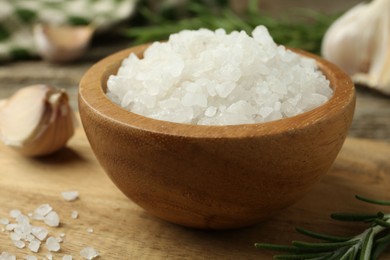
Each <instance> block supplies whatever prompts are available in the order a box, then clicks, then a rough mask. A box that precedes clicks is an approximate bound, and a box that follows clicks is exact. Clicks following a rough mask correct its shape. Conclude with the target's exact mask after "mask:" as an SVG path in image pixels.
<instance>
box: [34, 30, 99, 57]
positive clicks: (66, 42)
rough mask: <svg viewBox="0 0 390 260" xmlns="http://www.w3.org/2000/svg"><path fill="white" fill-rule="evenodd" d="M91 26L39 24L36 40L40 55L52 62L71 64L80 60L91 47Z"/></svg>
mask: <svg viewBox="0 0 390 260" xmlns="http://www.w3.org/2000/svg"><path fill="white" fill-rule="evenodd" d="M93 32H94V29H93V28H92V27H91V26H54V25H42V24H37V25H35V27H34V38H35V42H36V45H37V49H38V53H39V54H40V55H41V56H42V58H44V59H45V60H48V61H51V62H70V61H73V60H76V59H78V58H80V57H81V56H82V55H83V54H84V53H85V51H86V50H87V47H88V45H89V42H90V40H91V38H92V35H93Z"/></svg>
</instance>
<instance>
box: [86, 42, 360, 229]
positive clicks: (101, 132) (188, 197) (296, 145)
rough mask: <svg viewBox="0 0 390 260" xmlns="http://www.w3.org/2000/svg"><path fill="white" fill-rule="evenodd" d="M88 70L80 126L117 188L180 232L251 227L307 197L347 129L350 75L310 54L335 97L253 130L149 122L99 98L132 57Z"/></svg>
mask: <svg viewBox="0 0 390 260" xmlns="http://www.w3.org/2000/svg"><path fill="white" fill-rule="evenodd" d="M146 48H147V45H142V46H137V47H134V48H130V49H127V50H124V51H121V52H118V53H116V54H114V55H111V56H109V57H107V58H105V59H103V60H102V61H100V62H98V63H97V64H96V65H94V66H93V67H92V68H91V69H90V70H89V71H88V72H87V73H86V74H85V75H84V77H83V79H82V81H81V83H80V89H79V108H80V116H81V119H82V123H83V126H84V129H85V132H86V134H87V137H88V140H89V142H90V144H91V147H92V150H93V151H94V153H95V155H96V157H97V159H98V161H99V162H100V164H101V165H102V167H103V168H104V169H105V171H106V173H107V174H108V176H109V177H110V178H111V180H112V181H113V182H114V183H115V184H116V186H117V187H118V188H119V189H120V190H121V191H122V192H123V193H124V194H125V195H126V196H128V197H129V198H130V199H131V200H132V201H134V202H135V203H136V204H138V205H139V206H141V207H142V208H144V209H145V210H146V211H147V212H149V213H150V214H153V215H155V216H157V217H159V218H162V219H165V220H167V221H170V222H173V223H177V224H180V225H184V226H188V227H195V228H207V229H227V228H238V227H244V226H248V225H252V224H255V223H258V222H260V221H262V220H264V219H266V218H269V217H270V216H272V215H273V214H275V213H276V212H279V211H280V210H282V209H284V208H286V207H288V206H290V205H292V204H293V203H294V202H296V201H297V200H299V199H300V198H302V197H303V196H304V195H305V194H307V193H308V191H309V189H310V188H311V187H312V186H313V185H314V184H315V183H316V182H318V181H319V180H320V178H321V176H323V175H324V174H325V173H326V172H327V171H328V170H329V168H330V167H331V165H332V163H333V161H334V160H335V158H336V156H337V154H338V152H339V151H340V149H341V146H342V144H343V142H344V140H345V138H346V135H347V132H348V128H349V126H350V124H351V121H352V117H353V112H354V107H355V92H354V86H353V83H352V81H351V80H350V78H349V77H348V76H347V75H346V74H345V73H344V72H342V71H341V70H340V69H338V68H337V67H336V66H335V65H333V64H331V63H329V62H327V61H325V60H323V59H321V58H319V57H317V56H314V55H312V54H308V53H304V52H302V51H295V52H297V53H299V54H300V55H302V56H305V57H311V58H314V59H315V60H316V62H317V63H318V66H319V68H320V70H321V71H322V72H323V73H324V75H325V76H326V77H327V79H328V80H329V81H330V85H331V87H332V89H333V96H332V97H331V99H330V100H329V101H328V102H326V103H325V104H323V105H321V106H320V107H317V108H315V109H313V110H311V111H308V112H305V113H303V114H300V115H297V116H293V117H290V118H285V119H281V120H277V121H271V122H266V123H257V124H243V125H226V126H204V125H191V124H180V123H173V122H167V121H161V120H156V119H151V118H148V117H145V116H141V115H139V114H135V113H132V112H129V111H127V110H125V109H123V108H121V107H120V106H118V105H116V104H115V103H113V102H112V101H111V100H110V99H109V98H107V96H106V94H105V92H106V90H107V80H108V78H109V76H110V75H114V74H116V72H117V71H118V68H119V67H120V65H121V61H122V60H123V59H125V58H126V57H127V56H128V55H129V54H130V53H135V54H136V55H137V56H139V57H142V56H143V52H144V50H145V49H146Z"/></svg>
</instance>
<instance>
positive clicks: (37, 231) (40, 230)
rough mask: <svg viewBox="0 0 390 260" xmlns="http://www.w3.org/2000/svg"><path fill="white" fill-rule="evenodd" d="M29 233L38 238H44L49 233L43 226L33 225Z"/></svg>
mask: <svg viewBox="0 0 390 260" xmlns="http://www.w3.org/2000/svg"><path fill="white" fill-rule="evenodd" d="M31 233H32V234H33V235H34V236H35V237H36V238H38V239H39V240H41V241H42V240H45V238H46V237H47V235H48V234H49V231H48V230H47V229H46V228H44V227H33V228H32V230H31Z"/></svg>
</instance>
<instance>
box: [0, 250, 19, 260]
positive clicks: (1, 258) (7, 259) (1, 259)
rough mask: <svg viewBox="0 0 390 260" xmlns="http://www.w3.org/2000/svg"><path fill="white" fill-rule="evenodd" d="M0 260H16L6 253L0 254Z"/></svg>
mask: <svg viewBox="0 0 390 260" xmlns="http://www.w3.org/2000/svg"><path fill="white" fill-rule="evenodd" d="M0 260H16V256H14V255H12V254H10V253H8V252H2V253H1V255H0Z"/></svg>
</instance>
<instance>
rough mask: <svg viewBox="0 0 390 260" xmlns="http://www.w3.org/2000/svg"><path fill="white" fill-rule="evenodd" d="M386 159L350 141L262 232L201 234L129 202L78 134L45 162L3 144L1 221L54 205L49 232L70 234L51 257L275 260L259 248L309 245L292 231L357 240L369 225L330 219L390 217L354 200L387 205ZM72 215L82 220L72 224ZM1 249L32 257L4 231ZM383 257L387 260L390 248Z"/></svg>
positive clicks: (376, 147) (373, 146)
mask: <svg viewBox="0 0 390 260" xmlns="http://www.w3.org/2000/svg"><path fill="white" fill-rule="evenodd" d="M389 155H390V143H380V142H374V141H369V140H361V139H352V138H349V139H347V141H346V143H345V145H344V147H343V149H342V151H341V152H340V155H339V157H338V158H337V160H336V162H335V164H334V166H333V168H332V170H331V171H330V172H329V173H328V175H327V176H325V177H324V178H323V179H322V181H321V182H320V183H319V184H318V185H316V186H315V187H314V188H313V189H312V190H311V192H310V193H309V194H307V196H306V197H305V198H304V199H302V200H301V201H300V202H298V203H297V204H295V205H294V206H292V207H290V208H288V209H286V210H284V211H283V212H280V214H279V215H277V216H275V217H274V218H273V219H271V220H269V221H267V222H264V223H262V224H259V225H257V226H253V227H248V228H243V229H238V230H230V231H204V230H193V229H188V228H184V227H180V226H177V225H174V224H170V223H167V222H165V221H162V220H159V219H157V218H155V217H153V216H150V215H149V214H148V213H146V212H145V211H143V210H142V209H141V208H139V207H138V206H137V205H135V204H134V203H132V202H131V201H130V200H128V199H127V198H126V197H125V196H124V195H122V194H121V192H120V191H119V190H118V189H117V188H116V187H115V186H114V185H113V184H112V183H111V181H110V179H109V178H108V177H107V176H106V175H105V173H104V171H103V169H102V168H101V167H100V166H99V164H98V162H97V161H96V159H95V158H94V155H93V154H92V151H91V150H90V147H89V144H88V142H87V140H86V137H85V135H84V133H83V131H82V130H81V129H79V130H78V131H77V133H76V135H75V136H74V137H73V139H72V140H71V141H70V143H69V145H68V148H65V149H63V150H62V151H60V152H58V153H56V154H54V155H52V156H50V157H46V158H41V159H29V158H25V157H22V156H20V155H19V154H17V153H15V152H14V151H12V150H10V149H8V148H7V147H5V146H1V145H0V219H1V218H2V217H7V218H9V219H11V218H10V217H9V216H8V212H9V211H10V210H11V209H20V210H21V211H22V212H23V213H24V214H27V213H29V212H32V211H33V210H34V209H35V208H37V207H38V206H39V205H40V204H44V203H48V204H50V205H51V206H52V207H53V208H54V210H55V211H56V212H58V213H59V215H60V218H61V226H60V227H58V228H51V229H50V234H51V235H54V236H58V235H59V234H60V233H65V238H64V242H63V243H62V245H61V246H62V249H61V251H60V252H59V253H53V256H54V259H61V258H62V256H63V255H64V254H71V255H73V257H74V258H73V259H81V257H80V255H79V251H80V250H81V249H82V248H83V247H86V246H92V247H94V248H95V249H96V250H97V251H98V252H99V254H100V259H165V258H166V259H271V257H272V255H273V252H269V251H263V250H259V249H255V248H254V246H253V245H254V243H255V242H274V243H289V242H290V241H291V240H302V239H306V238H305V237H303V236H302V235H299V234H297V233H296V232H295V231H294V227H295V226H301V227H305V228H308V229H312V230H315V231H320V232H321V231H325V232H328V233H332V234H336V235H337V234H338V235H348V234H357V233H358V232H361V231H362V230H363V228H364V226H362V225H357V224H353V225H352V224H350V223H343V222H337V221H334V220H331V219H330V218H329V214H330V213H331V212H335V211H352V212H358V211H368V212H376V211H377V210H379V209H382V210H387V211H390V208H388V209H386V208H383V207H382V208H381V207H377V206H373V205H371V204H365V203H363V202H359V201H356V200H355V199H354V195H355V194H360V195H365V196H369V197H373V198H380V199H390V192H389V191H390V160H389ZM67 190H78V191H79V193H80V198H79V199H78V200H76V201H73V202H67V201H65V200H64V199H63V198H62V197H61V194H60V193H61V192H62V191H67ZM73 210H76V211H78V212H79V218H77V219H72V218H71V212H72V211H73ZM34 224H35V225H43V226H44V224H42V223H41V222H34ZM1 228H2V225H1V224H0V229H1ZM88 228H93V230H94V231H93V233H89V232H87V229H88ZM2 251H7V252H9V253H12V254H15V255H16V256H17V257H18V259H23V257H24V256H26V255H28V254H32V253H31V252H30V251H29V249H27V248H24V249H17V248H16V247H15V246H14V245H13V243H12V241H11V239H10V238H9V234H8V232H6V231H5V232H1V231H0V253H1V252H2ZM47 253H48V251H47V249H46V248H45V247H44V245H43V246H42V247H41V250H40V251H39V254H36V255H39V256H40V257H39V259H41V257H43V256H45V255H46V254H47ZM383 259H390V250H387V253H386V254H384V255H383Z"/></svg>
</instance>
